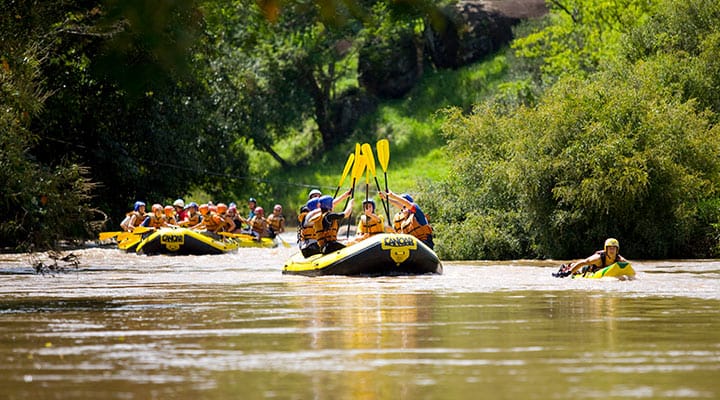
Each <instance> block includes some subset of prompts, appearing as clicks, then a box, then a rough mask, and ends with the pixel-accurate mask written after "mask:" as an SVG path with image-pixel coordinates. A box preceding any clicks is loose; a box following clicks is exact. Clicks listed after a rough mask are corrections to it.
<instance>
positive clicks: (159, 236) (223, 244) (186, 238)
mask: <svg viewBox="0 0 720 400" xmlns="http://www.w3.org/2000/svg"><path fill="white" fill-rule="evenodd" d="M226 235H227V236H220V235H215V234H208V233H205V232H198V231H195V230H192V229H187V228H160V229H157V230H149V231H144V232H143V233H139V234H126V235H125V236H124V237H122V238H121V237H118V248H119V249H120V250H124V251H127V252H136V253H141V254H148V255H152V254H175V255H206V254H224V253H228V252H231V251H234V250H237V249H238V248H240V247H266V248H271V247H277V242H276V241H275V240H273V239H270V238H263V239H262V240H259V241H258V240H255V239H254V238H253V237H252V236H251V235H245V234H226Z"/></svg>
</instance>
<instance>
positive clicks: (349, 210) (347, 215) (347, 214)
mask: <svg viewBox="0 0 720 400" xmlns="http://www.w3.org/2000/svg"><path fill="white" fill-rule="evenodd" d="M353 200H354V199H350V201H348V205H347V207H345V211H343V215H344V216H345V218H350V215H351V214H352V208H353Z"/></svg>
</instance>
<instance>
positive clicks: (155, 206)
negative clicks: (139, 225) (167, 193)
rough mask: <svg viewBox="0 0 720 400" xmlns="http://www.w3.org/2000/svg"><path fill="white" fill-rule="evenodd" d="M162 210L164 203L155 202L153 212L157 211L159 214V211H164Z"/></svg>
mask: <svg viewBox="0 0 720 400" xmlns="http://www.w3.org/2000/svg"><path fill="white" fill-rule="evenodd" d="M162 210H163V206H162V205H160V204H157V203H155V204H153V205H152V212H153V213H156V214H157V213H158V212H162Z"/></svg>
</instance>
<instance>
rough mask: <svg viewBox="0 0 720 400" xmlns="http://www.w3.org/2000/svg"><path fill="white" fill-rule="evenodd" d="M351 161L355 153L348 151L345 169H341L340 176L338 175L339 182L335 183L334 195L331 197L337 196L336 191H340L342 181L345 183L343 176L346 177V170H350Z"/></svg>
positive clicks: (353, 159)
mask: <svg viewBox="0 0 720 400" xmlns="http://www.w3.org/2000/svg"><path fill="white" fill-rule="evenodd" d="M353 161H355V154H353V153H350V156H348V159H347V162H345V169H343V173H342V176H341V177H340V182H339V183H338V185H337V189H335V196H333V199H334V198H336V197H337V195H338V193H339V192H340V188H341V187H342V185H343V183H345V178H346V177H347V174H348V172H350V168H351V167H352V166H353Z"/></svg>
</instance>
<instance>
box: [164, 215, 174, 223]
mask: <svg viewBox="0 0 720 400" xmlns="http://www.w3.org/2000/svg"><path fill="white" fill-rule="evenodd" d="M163 220H164V221H165V223H166V224H168V225H177V220H176V219H175V217H168V216H167V215H165V216H163Z"/></svg>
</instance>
